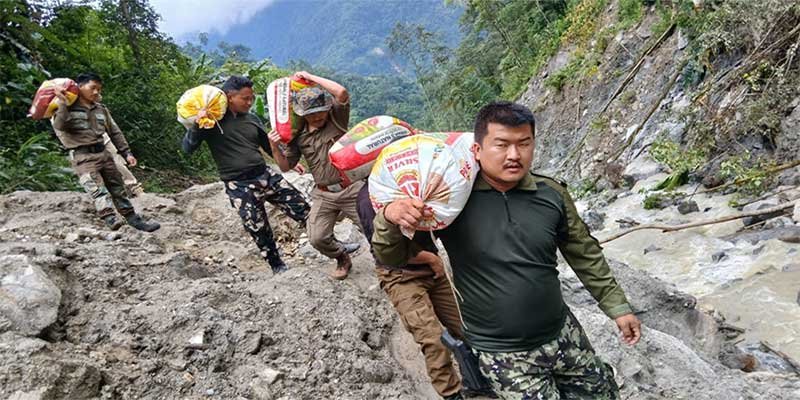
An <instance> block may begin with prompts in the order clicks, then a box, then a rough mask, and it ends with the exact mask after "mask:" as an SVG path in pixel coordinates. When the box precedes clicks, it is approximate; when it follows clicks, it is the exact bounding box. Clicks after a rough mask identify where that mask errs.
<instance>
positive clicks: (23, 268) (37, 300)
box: [0, 255, 61, 336]
mask: <svg viewBox="0 0 800 400" xmlns="http://www.w3.org/2000/svg"><path fill="white" fill-rule="evenodd" d="M60 304H61V290H59V289H58V287H56V285H55V284H54V283H53V282H52V281H51V280H50V278H48V277H47V275H46V274H45V273H44V271H42V269H41V268H40V267H39V266H38V265H35V264H33V263H31V262H30V260H29V258H28V257H27V256H24V255H7V256H2V257H0V316H2V318H3V319H5V320H7V321H8V322H9V326H8V328H10V330H13V331H15V332H17V333H20V334H23V335H27V336H36V335H39V334H40V333H41V332H42V330H44V329H45V328H47V327H48V326H50V325H51V324H52V323H53V322H55V321H56V318H57V317H58V307H59V305H60Z"/></svg>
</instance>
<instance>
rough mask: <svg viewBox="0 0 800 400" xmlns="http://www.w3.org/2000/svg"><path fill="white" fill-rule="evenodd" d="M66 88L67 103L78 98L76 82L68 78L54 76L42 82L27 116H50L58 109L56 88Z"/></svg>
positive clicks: (73, 101) (36, 117)
mask: <svg viewBox="0 0 800 400" xmlns="http://www.w3.org/2000/svg"><path fill="white" fill-rule="evenodd" d="M60 89H66V91H67V93H66V96H67V105H68V106H71V105H72V104H73V103H75V100H77V99H78V84H77V83H75V81H73V80H72V79H69V78H55V79H50V80H47V81H44V82H42V84H41V86H39V89H38V90H36V94H35V95H34V96H33V101H32V102H31V108H30V109H29V110H28V116H29V117H31V118H33V119H42V118H50V117H52V116H53V114H55V112H56V109H58V103H57V102H56V90H60Z"/></svg>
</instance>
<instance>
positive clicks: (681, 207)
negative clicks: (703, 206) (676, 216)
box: [678, 200, 700, 215]
mask: <svg viewBox="0 0 800 400" xmlns="http://www.w3.org/2000/svg"><path fill="white" fill-rule="evenodd" d="M698 211H700V208H699V207H698V206H697V202H696V201H694V200H680V201H678V212H679V213H681V214H683V215H686V214H689V213H693V212H698Z"/></svg>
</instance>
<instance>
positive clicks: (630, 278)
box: [0, 184, 800, 399]
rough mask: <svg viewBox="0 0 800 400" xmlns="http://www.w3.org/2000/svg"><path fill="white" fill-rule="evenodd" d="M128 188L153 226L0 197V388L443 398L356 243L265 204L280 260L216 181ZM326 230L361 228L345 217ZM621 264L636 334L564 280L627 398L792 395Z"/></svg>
mask: <svg viewBox="0 0 800 400" xmlns="http://www.w3.org/2000/svg"><path fill="white" fill-rule="evenodd" d="M136 202H137V206H138V209H140V210H143V211H144V213H145V214H147V215H148V216H150V217H153V218H155V219H157V220H159V221H161V223H162V226H163V228H162V229H161V230H159V231H157V232H156V233H154V234H145V233H141V232H138V231H135V230H133V229H131V228H129V227H124V228H123V229H122V230H121V231H119V232H109V231H106V230H104V228H103V227H102V226H101V225H100V224H99V223H98V221H96V220H95V218H94V216H93V210H92V205H91V202H90V201H89V198H88V197H87V196H85V195H84V194H81V193H67V192H53V193H33V192H16V193H13V194H11V195H7V196H3V197H0V215H1V216H0V241H1V242H2V245H0V275H2V284H1V285H0V318H1V319H0V332H1V333H0V354H2V356H1V357H0V360H2V361H0V396H2V397H3V398H14V399H89V398H113V399H117V398H119V399H127V398H146V399H161V398H190V399H201V398H202V399H312V398H313V399H317V398H336V399H372V398H393V399H433V398H436V397H435V394H434V393H432V391H431V389H430V386H429V384H428V383H427V382H426V377H425V374H424V372H423V366H422V361H421V357H420V355H419V353H418V350H417V349H416V346H415V345H414V344H413V342H412V341H411V340H410V338H409V337H408V335H407V334H405V332H403V331H402V328H399V323H398V320H397V318H396V315H395V312H394V310H393V309H392V307H391V305H390V304H389V302H388V301H387V300H386V298H385V295H384V294H383V292H382V291H381V290H380V289H379V287H378V285H377V280H376V279H375V278H374V275H373V272H372V264H371V261H370V256H369V255H368V253H367V252H365V251H362V252H361V253H360V254H359V255H358V256H357V257H356V259H355V260H356V265H355V268H354V272H353V274H352V276H351V278H349V279H348V280H346V281H344V282H334V281H331V280H330V279H329V278H328V277H327V275H326V272H327V269H328V268H330V267H331V266H332V262H330V261H325V260H324V259H323V258H320V257H319V256H318V255H317V254H313V250H310V249H309V248H307V245H306V244H305V243H304V240H303V238H302V237H301V234H300V233H299V232H297V230H296V227H295V226H294V225H292V223H291V222H289V221H288V220H285V219H284V218H280V217H278V216H275V217H274V218H273V225H274V226H275V227H276V231H277V232H278V236H279V237H280V238H281V241H282V243H283V245H282V246H283V249H285V250H286V252H287V253H289V254H290V257H289V263H290V266H291V267H292V269H291V270H290V271H289V272H287V273H285V274H282V275H277V276H273V275H271V273H270V272H269V271H268V269H267V267H266V265H265V264H264V262H263V261H262V260H260V259H259V257H258V254H257V252H256V249H255V246H254V245H253V244H252V243H251V241H250V238H249V237H247V236H246V234H245V233H244V231H243V229H242V228H241V227H240V226H239V221H238V217H237V215H236V213H235V212H234V210H233V209H231V208H230V206H229V204H228V200H227V199H226V198H225V195H224V193H223V190H222V186H221V184H212V185H207V186H200V187H193V188H191V189H189V190H187V191H185V192H182V193H179V194H176V195H172V196H156V195H150V194H145V195H144V196H143V197H141V198H139V199H137V201H136ZM337 231H338V235H339V237H340V238H342V239H345V240H347V239H351V240H357V239H359V236H358V235H360V234H359V233H358V232H357V231H356V230H354V229H352V225H351V224H349V223H348V222H347V221H345V222H343V223H342V224H341V226H340V227H339V228H338V229H337ZM348 236H349V238H348ZM614 268H615V271H616V273H617V275H618V277H619V279H620V281H621V282H622V284H623V286H625V287H626V289H627V291H628V293H629V294H630V296H631V301H632V302H633V304H634V306H635V307H636V308H637V310H639V311H640V312H641V314H640V315H641V317H642V319H643V320H644V322H645V324H646V326H647V328H646V329H645V331H644V339H643V341H642V343H641V344H639V345H638V346H636V347H626V346H624V345H622V344H621V343H620V342H619V339H618V337H617V335H618V334H617V332H616V328H615V327H614V326H613V322H611V321H609V320H608V319H607V318H606V317H605V316H603V315H602V314H601V313H600V312H599V310H598V309H597V307H596V306H595V305H594V303H593V300H591V298H589V296H588V295H587V294H586V292H585V290H583V289H582V288H581V286H580V283H579V282H578V281H577V279H576V278H575V277H574V276H573V275H571V274H570V273H569V272H567V271H566V270H565V274H564V276H563V284H564V292H565V295H566V297H567V300H568V302H569V303H570V304H572V306H573V309H574V310H575V313H576V315H577V316H578V318H579V319H580V320H581V321H582V322H583V323H584V325H585V327H586V330H587V332H588V334H589V336H590V337H591V338H592V341H593V343H594V344H595V347H596V348H597V349H598V351H599V352H600V353H601V354H602V355H603V356H604V357H605V358H606V359H607V360H608V361H609V362H610V363H611V364H612V365H614V367H615V368H616V371H617V373H618V376H617V379H618V381H619V383H620V384H621V385H622V390H623V397H624V398H637V399H639V398H646V399H675V398H693V399H724V398H747V399H751V398H752V399H792V398H797V396H800V383H798V381H797V380H796V379H792V378H791V377H790V376H784V375H778V374H775V373H771V372H759V373H753V374H745V373H744V372H741V371H738V370H733V369H729V368H727V367H724V366H723V365H722V364H721V363H720V362H719V361H718V357H719V355H720V349H721V347H722V342H723V339H724V333H725V331H724V330H721V328H720V325H719V324H718V321H717V320H716V319H715V318H712V317H711V316H709V315H707V314H705V313H703V312H701V311H698V310H697V309H695V301H694V300H693V298H692V297H691V296H688V295H686V294H683V293H681V292H679V291H677V290H676V289H675V288H674V287H671V286H669V285H666V284H664V283H663V282H661V281H658V280H657V279H654V278H651V277H649V276H648V275H646V274H645V273H642V272H637V271H635V270H633V269H630V268H628V267H626V266H625V265H621V264H615V266H614ZM22 281H24V282H25V284H24V285H19V284H18V282H22Z"/></svg>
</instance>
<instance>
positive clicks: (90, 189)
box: [69, 150, 134, 218]
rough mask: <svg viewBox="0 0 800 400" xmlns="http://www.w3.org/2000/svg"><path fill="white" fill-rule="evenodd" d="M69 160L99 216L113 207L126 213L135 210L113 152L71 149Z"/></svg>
mask: <svg viewBox="0 0 800 400" xmlns="http://www.w3.org/2000/svg"><path fill="white" fill-rule="evenodd" d="M69 161H70V163H71V164H72V169H74V170H75V174H76V175H77V176H78V181H79V182H80V184H81V186H82V187H83V190H85V191H86V193H89V195H91V196H92V200H94V207H95V209H96V210H97V215H98V216H99V217H100V218H104V217H106V216H109V215H112V214H114V208H116V209H117V211H119V213H120V214H121V215H123V216H127V215H130V214H133V213H134V210H133V205H132V204H131V202H130V200H129V199H128V194H127V192H126V191H125V182H124V181H123V178H122V175H121V174H120V172H119V170H117V166H116V165H115V164H114V158H113V155H112V154H111V153H110V152H108V151H101V152H99V153H77V152H75V151H74V150H71V151H70V152H69Z"/></svg>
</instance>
